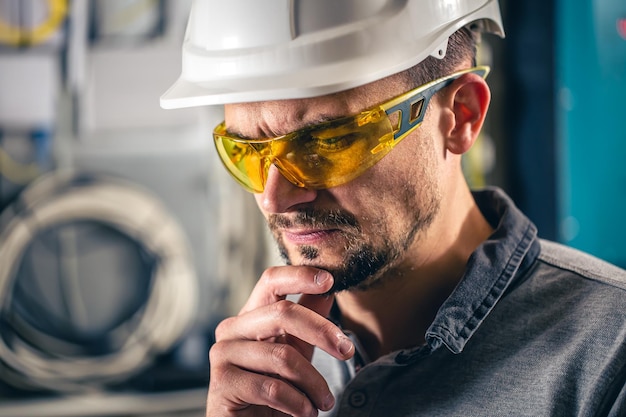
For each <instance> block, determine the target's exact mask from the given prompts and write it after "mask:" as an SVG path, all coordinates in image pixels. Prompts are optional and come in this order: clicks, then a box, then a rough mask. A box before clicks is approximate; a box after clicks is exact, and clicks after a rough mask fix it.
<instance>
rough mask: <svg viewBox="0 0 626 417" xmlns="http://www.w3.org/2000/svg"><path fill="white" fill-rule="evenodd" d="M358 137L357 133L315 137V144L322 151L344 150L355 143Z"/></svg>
mask: <svg viewBox="0 0 626 417" xmlns="http://www.w3.org/2000/svg"><path fill="white" fill-rule="evenodd" d="M355 139H356V135H355V134H348V135H340V136H332V137H328V138H323V139H321V138H315V139H314V141H313V142H314V144H315V147H317V149H318V151H320V152H326V153H330V152H340V151H343V150H345V149H347V148H349V147H350V146H352V144H353V143H354V141H355Z"/></svg>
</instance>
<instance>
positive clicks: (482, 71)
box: [213, 66, 489, 193]
mask: <svg viewBox="0 0 626 417" xmlns="http://www.w3.org/2000/svg"><path fill="white" fill-rule="evenodd" d="M467 73H474V74H478V75H480V76H481V77H483V78H485V77H486V76H487V74H488V73H489V67H486V66H480V67H474V68H469V69H466V70H462V71H459V72H455V73H453V74H450V75H448V76H446V77H443V78H439V79H437V80H435V81H431V82H429V83H427V84H424V85H422V86H420V87H417V88H416V89H414V90H411V91H409V92H407V93H404V94H402V95H401V96H398V97H396V98H393V99H391V100H389V101H387V102H385V103H382V104H380V105H378V106H375V107H373V108H370V109H367V110H363V111H362V112H360V113H359V114H356V115H354V116H348V117H342V118H339V119H336V120H331V121H328V122H323V123H320V124H316V125H314V126H310V127H305V128H303V129H300V130H296V131H295V132H291V133H288V134H286V135H283V136H279V137H276V138H263V139H253V140H250V139H245V138H241V137H239V136H236V135H233V134H230V133H228V131H227V130H226V125H225V124H224V122H222V123H220V124H219V125H218V126H217V127H216V128H215V130H214V131H213V138H214V139H215V146H216V147H217V152H218V154H219V156H220V158H221V160H222V162H223V163H224V166H226V169H227V170H228V172H230V174H231V175H232V176H233V177H234V178H235V179H236V180H237V181H238V182H239V184H241V185H242V186H243V187H244V188H245V189H246V190H248V191H250V192H254V193H261V192H263V189H264V188H265V183H266V181H267V174H268V170H269V168H270V166H271V165H272V164H273V165H275V166H276V167H277V168H278V170H279V171H280V172H281V174H282V175H283V176H284V177H285V178H286V179H288V180H289V181H291V182H292V183H293V184H295V185H297V186H298V187H305V188H311V189H323V188H330V187H335V186H337V185H341V184H345V183H347V182H349V181H351V180H353V179H354V178H356V177H358V176H359V175H361V174H363V173H364V172H365V171H366V170H367V169H368V168H370V167H371V166H373V165H374V164H375V163H377V162H378V161H380V160H381V159H382V157H383V156H385V155H387V154H388V153H389V151H391V149H392V148H393V147H394V146H396V145H397V144H398V143H399V142H400V141H401V140H402V139H403V138H405V137H406V136H407V135H408V134H409V133H411V132H412V131H413V130H415V129H416V128H417V127H418V126H419V125H420V124H421V123H422V120H423V119H424V114H425V113H426V108H427V107H428V102H429V100H430V99H431V97H432V96H433V95H434V94H435V93H436V92H438V91H439V90H441V89H442V88H444V87H446V86H447V85H449V84H450V83H451V82H452V81H454V80H456V79H457V78H459V77H460V76H462V75H464V74H467ZM394 113H398V117H397V123H396V125H395V126H393V125H392V122H391V119H390V116H391V115H393V114H394Z"/></svg>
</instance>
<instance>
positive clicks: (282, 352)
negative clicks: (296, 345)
mask: <svg viewBox="0 0 626 417" xmlns="http://www.w3.org/2000/svg"><path fill="white" fill-rule="evenodd" d="M292 349H293V348H292V347H291V346H289V345H286V344H283V343H274V344H273V346H272V350H271V357H272V360H273V361H274V362H275V363H276V364H277V365H278V366H280V367H283V369H291V368H292V367H293V366H294V363H293V362H294V360H293V351H292Z"/></svg>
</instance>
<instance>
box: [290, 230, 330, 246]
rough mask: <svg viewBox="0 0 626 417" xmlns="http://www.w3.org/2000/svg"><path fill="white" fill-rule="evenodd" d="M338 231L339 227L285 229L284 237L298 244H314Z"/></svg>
mask: <svg viewBox="0 0 626 417" xmlns="http://www.w3.org/2000/svg"><path fill="white" fill-rule="evenodd" d="M338 232H339V230H338V229H323V230H321V229H307V230H285V231H283V238H284V239H285V240H286V241H289V242H291V243H293V244H296V245H313V244H319V243H321V242H322V241H325V240H327V239H329V238H331V237H333V236H334V235H335V234H337V233H338Z"/></svg>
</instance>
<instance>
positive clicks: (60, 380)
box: [0, 172, 198, 391]
mask: <svg viewBox="0 0 626 417" xmlns="http://www.w3.org/2000/svg"><path fill="white" fill-rule="evenodd" d="M81 220H90V221H94V222H100V223H103V224H106V225H109V226H111V227H113V228H115V229H118V230H120V231H122V232H123V233H124V234H126V235H127V236H129V237H131V238H133V239H134V240H136V241H137V242H139V243H140V244H141V245H142V246H143V247H144V248H145V249H146V250H147V251H148V252H149V253H151V254H152V255H154V256H155V257H156V259H158V262H157V265H156V267H155V272H154V276H153V277H152V286H151V288H150V291H149V295H148V299H147V300H146V302H145V305H144V306H143V308H141V309H140V310H139V312H138V313H136V314H135V316H133V317H131V318H130V319H129V320H128V321H127V322H125V323H122V324H121V325H120V326H119V327H118V328H117V329H114V331H120V332H122V333H123V331H124V330H125V328H131V329H134V332H132V333H130V334H128V335H127V337H126V340H124V341H123V343H122V345H121V347H120V348H119V349H118V350H117V351H115V352H112V353H109V354H107V355H103V356H78V357H77V356H66V357H63V356H60V355H58V354H51V353H50V352H46V351H45V347H42V346H32V345H30V344H28V343H26V342H24V341H22V340H20V338H19V335H18V334H17V333H13V334H12V336H13V337H12V338H10V340H6V339H5V338H7V335H8V334H9V333H10V332H7V329H0V330H1V331H0V379H2V378H4V379H7V381H8V382H10V383H12V384H13V385H16V386H24V387H34V388H46V389H52V390H55V391H59V390H61V391H64V390H68V391H76V390H85V389H89V388H90V387H93V386H94V385H96V386H97V385H98V384H101V383H105V382H111V381H119V380H123V379H125V378H126V377H128V376H129V375H131V374H133V373H136V372H137V371H138V370H140V369H142V368H144V367H145V366H147V365H149V364H150V362H151V360H152V359H154V356H155V355H156V354H159V353H163V352H166V351H167V350H168V349H169V348H171V347H172V346H173V344H175V343H176V342H177V341H178V340H179V339H180V338H181V336H183V335H184V333H185V332H186V331H187V330H188V329H189V328H190V326H191V325H192V323H193V321H194V319H195V313H196V306H197V301H198V300H197V280H196V276H195V273H194V269H193V267H192V262H191V257H190V251H189V246H188V242H187V240H186V238H185V235H184V234H183V232H182V231H181V229H180V227H179V226H178V223H177V222H176V221H174V219H173V218H172V217H171V216H170V215H168V213H167V211H166V210H165V209H164V207H163V206H162V204H161V203H160V202H159V201H158V200H156V199H155V198H153V197H152V196H151V195H150V194H148V193H147V192H145V191H143V190H141V189H139V188H138V187H136V186H133V185H131V184H129V183H127V182H124V181H122V180H119V179H112V178H102V177H98V178H96V179H95V180H94V179H93V177H92V178H91V179H89V180H87V181H81V180H80V179H79V176H78V175H77V174H75V173H71V172H68V173H55V174H51V175H48V176H46V177H43V178H42V179H41V180H38V181H37V182H35V183H34V184H33V185H32V186H30V187H29V188H28V189H27V190H26V191H25V192H24V193H23V194H22V196H21V197H20V199H19V200H18V201H17V202H16V203H14V204H13V205H12V206H11V209H10V210H9V209H7V210H6V211H5V212H4V213H2V215H1V216H0V225H5V227H3V228H1V229H0V265H1V266H2V267H1V268H0V306H2V308H3V309H6V308H7V306H9V305H10V304H11V293H12V290H13V286H14V280H15V274H16V272H17V270H18V266H19V265H20V263H21V260H22V257H23V254H24V251H25V250H26V249H27V247H28V244H29V242H30V241H31V240H32V238H33V237H34V236H36V235H37V234H38V232H40V231H41V230H43V229H46V228H48V227H50V226H51V225H54V224H61V223H67V222H72V221H81ZM3 314H4V312H3Z"/></svg>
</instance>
